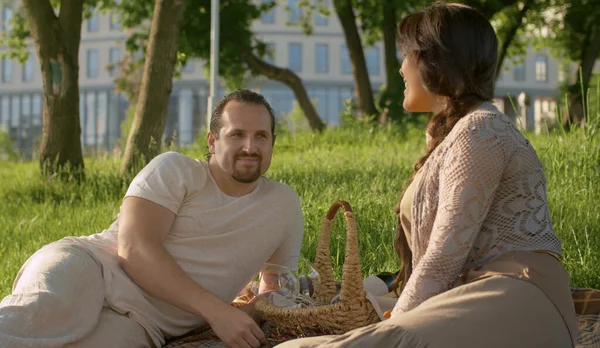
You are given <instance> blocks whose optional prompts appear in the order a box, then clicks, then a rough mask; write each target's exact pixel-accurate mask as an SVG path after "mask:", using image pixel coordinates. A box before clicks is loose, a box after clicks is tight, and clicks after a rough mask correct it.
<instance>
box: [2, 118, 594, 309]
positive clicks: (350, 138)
mask: <svg viewBox="0 0 600 348" xmlns="http://www.w3.org/2000/svg"><path fill="white" fill-rule="evenodd" d="M597 130H598V129H596V131H597ZM527 137H528V138H529V139H530V141H531V142H532V144H533V145H534V147H535V148H536V150H537V152H538V155H539V156H540V158H541V159H542V162H543V164H544V167H545V169H546V175H547V179H548V195H549V200H550V208H551V215H552V219H553V223H554V227H555V229H556V231H557V232H558V234H559V235H560V237H561V238H562V240H563V242H564V244H563V246H564V263H565V265H566V267H567V268H568V270H569V271H570V273H571V277H572V283H573V285H574V286H580V287H583V286H591V287H596V288H600V272H598V270H599V269H600V209H598V206H597V204H600V188H598V184H599V183H600V140H599V139H600V137H599V136H597V135H595V133H594V128H593V127H590V128H588V131H587V133H586V135H584V134H582V132H581V131H579V130H578V131H574V132H571V133H568V134H566V133H563V132H561V131H560V130H559V131H557V132H555V133H553V134H551V135H529V134H528V135H527ZM424 140H425V139H424V133H423V131H422V130H412V131H409V132H407V133H406V132H400V131H399V130H398V129H396V128H394V127H386V128H381V129H371V128H369V127H364V126H362V127H361V126H356V125H354V126H348V127H341V128H337V129H329V130H327V131H326V132H325V133H324V134H322V135H315V134H311V133H298V134H295V135H293V134H281V135H280V136H279V138H278V141H277V144H276V148H275V154H274V159H273V164H272V167H271V169H270V170H269V172H268V173H267V175H268V176H269V177H270V178H272V179H274V180H279V181H281V182H284V183H286V184H288V185H290V186H291V187H292V188H294V189H295V190H296V191H297V192H298V194H299V195H300V197H301V200H302V208H303V212H304V217H305V227H306V233H305V238H304V243H303V247H302V254H303V256H305V257H307V258H309V259H312V258H313V257H314V252H315V248H316V240H317V233H318V231H319V227H320V223H321V220H322V218H323V216H324V214H325V212H326V210H327V209H328V208H329V206H330V205H331V203H333V202H334V201H335V200H338V199H343V200H347V201H349V202H350V204H351V205H352V207H353V208H354V210H355V212H356V215H357V220H358V228H359V234H360V249H361V261H362V265H363V272H364V275H370V274H375V273H379V272H381V271H395V270H397V269H398V261H397V259H396V257H395V255H394V252H393V247H392V245H393V238H394V235H395V227H396V220H395V217H394V214H393V207H394V205H395V204H396V202H397V201H398V199H399V195H400V193H401V191H402V188H403V185H404V184H405V183H406V180H407V179H408V177H409V176H410V174H411V172H412V165H413V163H414V162H415V161H416V159H417V158H418V157H419V156H420V155H421V154H422V151H423V148H424ZM204 150H205V148H204V146H203V142H202V141H199V142H198V144H197V145H195V146H192V147H190V148H186V149H183V150H181V151H182V152H184V153H185V154H186V155H189V156H191V157H194V158H203V156H204ZM118 165H119V161H118V159H117V158H114V157H112V156H109V155H106V156H103V157H98V156H97V157H93V158H86V172H87V180H86V182H85V183H83V184H77V183H61V182H43V181H41V180H40V177H39V174H38V170H37V165H36V163H16V162H0V202H1V204H2V209H0V255H2V257H1V258H0V298H2V297H4V296H5V295H7V294H8V293H9V291H10V288H11V285H12V281H13V279H14V277H15V275H16V273H17V272H18V270H19V268H20V266H21V265H22V264H23V263H24V262H25V260H26V259H27V258H28V257H29V256H30V255H31V254H32V253H33V252H34V251H35V250H37V249H38V248H40V247H41V246H43V245H44V244H47V243H50V242H52V241H55V240H57V239H60V238H62V237H64V236H69V235H88V234H93V233H97V232H101V231H102V230H103V229H104V228H107V227H108V226H109V224H110V223H111V222H112V221H113V219H115V217H116V214H117V213H118V210H119V204H120V200H121V197H122V196H123V194H124V193H125V191H126V189H127V184H128V179H125V178H121V177H119V175H118ZM342 228H343V223H342V222H341V221H338V222H337V224H336V228H335V229H334V233H333V237H332V238H333V240H332V257H333V258H334V261H333V262H334V267H335V270H336V274H337V276H339V275H340V271H341V265H342V264H343V256H344V252H343V245H344V240H345V237H344V235H343V233H342V232H343V229H342Z"/></svg>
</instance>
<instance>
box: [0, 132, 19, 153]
mask: <svg viewBox="0 0 600 348" xmlns="http://www.w3.org/2000/svg"><path fill="white" fill-rule="evenodd" d="M18 159H19V153H18V152H17V150H16V149H15V144H14V142H13V141H12V140H11V139H10V137H9V136H8V132H7V131H6V129H4V127H3V126H2V125H1V124H0V161H2V160H9V161H16V160H18Z"/></svg>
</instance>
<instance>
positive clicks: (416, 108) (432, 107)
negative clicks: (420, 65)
mask: <svg viewBox="0 0 600 348" xmlns="http://www.w3.org/2000/svg"><path fill="white" fill-rule="evenodd" d="M400 75H402V77H403V78H404V85H405V86H406V87H405V89H404V104H403V105H402V106H403V107H404V109H405V110H406V111H410V112H432V111H433V112H435V111H436V109H438V105H437V104H439V102H437V99H436V96H435V94H433V93H431V92H429V91H427V90H426V89H425V87H424V86H423V82H422V81H421V77H420V76H419V72H418V70H417V59H416V58H415V57H414V56H413V55H410V54H409V55H407V56H406V57H405V58H404V60H403V61H402V67H401V68H400Z"/></svg>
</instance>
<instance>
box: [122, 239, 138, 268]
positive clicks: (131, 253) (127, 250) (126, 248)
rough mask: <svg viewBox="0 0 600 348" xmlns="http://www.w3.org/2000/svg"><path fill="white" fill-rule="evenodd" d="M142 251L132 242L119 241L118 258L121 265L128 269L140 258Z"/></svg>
mask: <svg viewBox="0 0 600 348" xmlns="http://www.w3.org/2000/svg"><path fill="white" fill-rule="evenodd" d="M139 255H140V252H139V250H137V248H136V247H135V246H134V245H132V244H130V243H119V247H118V251H117V258H118V260H119V266H121V268H123V269H124V270H125V271H127V270H128V269H129V268H131V266H132V265H134V264H135V261H136V259H138V258H139Z"/></svg>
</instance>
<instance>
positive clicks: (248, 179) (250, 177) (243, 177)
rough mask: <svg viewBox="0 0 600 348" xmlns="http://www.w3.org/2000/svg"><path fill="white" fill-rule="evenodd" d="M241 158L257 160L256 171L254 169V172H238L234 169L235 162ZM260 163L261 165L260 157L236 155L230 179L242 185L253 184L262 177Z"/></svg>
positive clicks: (248, 170)
mask: <svg viewBox="0 0 600 348" xmlns="http://www.w3.org/2000/svg"><path fill="white" fill-rule="evenodd" d="M242 157H246V158H256V159H257V161H256V164H257V165H256V169H254V170H252V169H247V170H244V171H240V170H238V169H237V167H236V165H237V161H238V159H239V158H242ZM261 163H262V157H260V156H259V155H250V154H248V153H241V154H238V155H237V156H235V162H234V165H233V173H232V174H231V177H232V178H233V179H234V180H235V181H237V182H241V183H244V184H251V183H253V182H255V181H256V180H258V179H259V178H260V176H261V175H262V170H261V169H262V168H261ZM244 169H246V168H244Z"/></svg>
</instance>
